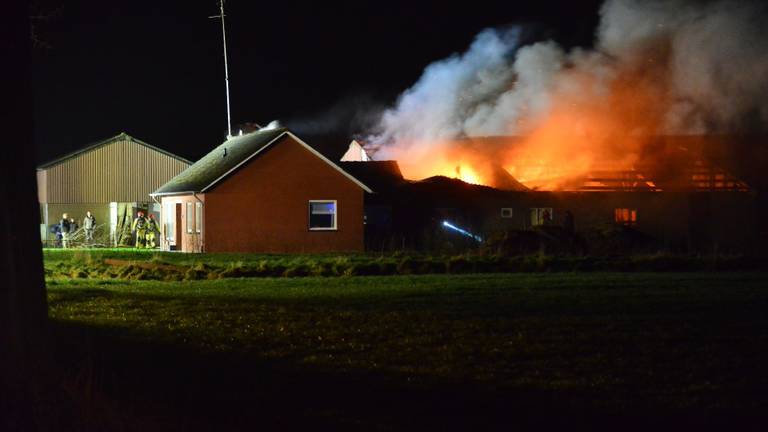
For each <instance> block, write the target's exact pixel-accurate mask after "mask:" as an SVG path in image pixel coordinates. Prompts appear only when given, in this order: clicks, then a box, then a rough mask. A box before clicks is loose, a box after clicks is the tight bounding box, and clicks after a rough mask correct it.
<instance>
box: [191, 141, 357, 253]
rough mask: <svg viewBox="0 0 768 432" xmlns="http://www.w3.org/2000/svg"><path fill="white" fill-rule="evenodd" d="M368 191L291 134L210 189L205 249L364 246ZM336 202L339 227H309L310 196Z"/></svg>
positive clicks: (302, 249)
mask: <svg viewBox="0 0 768 432" xmlns="http://www.w3.org/2000/svg"><path fill="white" fill-rule="evenodd" d="M363 194H364V191H363V190H362V189H361V188H360V186H358V185H357V184H355V183H354V182H352V181H351V180H350V179H348V178H347V177H345V176H344V175H343V174H341V173H340V172H338V171H337V170H335V169H334V168H333V167H331V166H329V165H328V164H327V163H326V162H324V161H323V160H321V159H320V158H318V157H317V156H316V155H314V154H312V153H311V152H309V151H308V150H307V149H306V148H305V147H303V146H302V145H301V144H299V143H298V142H296V141H294V140H293V139H292V138H290V137H285V138H283V140H281V141H280V142H278V143H275V144H273V145H272V146H271V147H270V148H269V149H268V150H266V151H265V152H264V153H263V154H261V155H259V157H257V158H255V159H254V160H253V161H251V162H249V163H248V164H246V165H245V166H244V167H242V168H241V169H240V170H238V171H237V172H236V173H234V174H232V175H231V176H230V177H229V178H227V179H225V180H224V181H223V182H222V183H220V184H219V185H217V186H216V187H215V188H214V189H213V190H211V191H208V192H207V193H206V197H205V200H206V205H205V221H206V222H205V231H206V244H205V248H206V249H205V250H206V252H276V253H288V252H336V251H362V250H363ZM326 199H327V200H336V201H337V226H338V229H337V230H335V231H310V230H309V220H308V219H309V210H308V205H309V200H326Z"/></svg>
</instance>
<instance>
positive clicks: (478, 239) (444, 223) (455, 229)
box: [443, 221, 483, 242]
mask: <svg viewBox="0 0 768 432" xmlns="http://www.w3.org/2000/svg"><path fill="white" fill-rule="evenodd" d="M443 226H444V227H446V228H450V229H452V230H454V231H456V232H457V233H460V234H463V235H465V236H467V237H470V238H472V239H474V240H476V241H478V242H481V241H483V239H482V238H481V237H480V236H479V235H474V234H472V233H471V232H469V231H467V230H464V229H461V228H459V227H457V226H455V225H453V224H451V223H450V222H448V221H443Z"/></svg>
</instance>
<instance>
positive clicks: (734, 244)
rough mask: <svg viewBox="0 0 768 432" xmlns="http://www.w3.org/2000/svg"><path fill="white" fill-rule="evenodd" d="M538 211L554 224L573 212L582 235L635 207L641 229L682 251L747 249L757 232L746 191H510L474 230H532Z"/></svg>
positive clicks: (490, 205)
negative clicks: (505, 213)
mask: <svg viewBox="0 0 768 432" xmlns="http://www.w3.org/2000/svg"><path fill="white" fill-rule="evenodd" d="M501 207H511V208H513V209H514V216H513V218H501V215H500V213H501ZM535 207H549V208H552V209H553V221H552V223H553V224H554V225H561V224H562V223H563V217H564V214H565V212H566V211H570V212H571V213H573V215H574V217H575V228H576V231H577V232H580V233H585V232H589V231H590V230H599V229H601V228H604V227H606V226H608V225H610V224H613V223H614V209H616V208H629V209H635V210H637V223H636V225H635V228H636V229H637V230H638V231H641V232H644V233H646V234H649V235H651V236H652V237H654V238H655V239H656V240H658V241H659V243H660V244H662V245H663V246H665V247H667V248H669V249H672V250H678V251H680V250H689V251H701V252H728V251H749V250H751V248H752V247H753V246H754V245H753V243H754V239H753V238H752V237H753V234H754V233H755V232H757V207H756V201H755V197H754V195H753V194H752V193H742V192H560V193H558V192H523V193H510V194H509V195H507V196H506V197H505V198H501V199H499V200H497V201H489V202H485V203H483V204H482V205H480V206H479V207H478V209H480V210H479V211H480V212H482V213H484V214H485V217H482V218H475V220H477V219H480V220H481V221H482V222H481V223H480V224H476V225H475V226H473V228H475V229H476V230H477V232H481V233H485V234H486V235H487V234H488V233H490V232H493V231H498V230H503V229H527V228H530V226H531V219H530V209H531V208H535ZM469 219H470V220H471V218H469ZM467 224H468V225H469V224H471V222H467Z"/></svg>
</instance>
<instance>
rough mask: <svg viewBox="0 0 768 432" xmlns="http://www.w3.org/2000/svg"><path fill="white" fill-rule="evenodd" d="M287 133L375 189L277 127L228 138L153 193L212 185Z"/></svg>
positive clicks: (190, 190)
mask: <svg viewBox="0 0 768 432" xmlns="http://www.w3.org/2000/svg"><path fill="white" fill-rule="evenodd" d="M284 136H290V137H291V138H293V139H294V140H295V141H296V142H298V143H299V144H301V145H302V146H304V147H305V148H306V149H307V150H309V151H310V152H311V153H312V154H314V155H315V156H317V157H319V158H320V159H322V160H323V161H324V162H325V163H327V164H328V165H330V166H331V167H332V168H334V169H335V170H337V171H339V172H340V173H341V174H343V175H344V176H345V177H347V178H349V179H350V180H352V181H353V182H354V183H356V184H357V185H358V186H360V187H361V188H362V189H363V190H365V191H366V192H372V190H371V189H370V188H369V187H368V186H366V185H365V184H364V183H363V182H361V181H360V180H358V179H357V178H356V177H354V176H352V175H351V174H349V173H348V172H346V171H345V170H343V169H341V168H340V167H339V166H338V165H336V164H335V163H333V162H331V161H330V160H329V159H328V158H326V157H325V156H323V155H322V154H321V153H320V152H318V151H317V150H315V149H314V148H312V147H311V146H310V145H309V144H307V143H305V142H304V141H302V140H301V139H300V138H299V137H297V136H296V135H294V134H293V133H291V132H290V131H289V130H288V129H285V128H277V129H261V130H258V131H255V132H251V133H248V134H245V135H241V136H236V137H232V138H230V139H228V140H227V141H225V142H224V143H222V144H221V145H219V146H218V147H216V148H215V149H213V150H212V151H211V152H210V153H208V154H207V155H205V156H203V157H202V158H201V159H200V160H198V161H197V162H195V163H194V164H192V166H190V167H189V168H187V169H186V170H184V171H182V172H181V173H179V174H178V175H177V176H176V177H174V178H172V179H171V180H170V181H168V183H166V184H164V185H163V186H161V187H160V188H159V189H157V190H156V191H155V192H153V193H151V194H150V195H151V196H159V195H177V194H186V193H197V192H206V191H208V190H210V189H212V188H213V187H214V186H215V185H216V184H218V183H219V182H220V181H221V180H223V179H224V178H226V177H227V176H228V175H229V174H231V173H232V172H234V171H235V170H237V169H238V168H239V167H241V166H242V165H244V164H245V163H247V162H248V161H250V160H251V159H253V158H254V157H256V156H257V155H258V154H259V153H261V152H262V151H263V150H265V149H266V148H268V147H269V146H270V145H272V144H273V143H275V142H278V141H279V140H280V139H281V138H283V137H284Z"/></svg>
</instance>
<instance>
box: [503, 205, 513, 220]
mask: <svg viewBox="0 0 768 432" xmlns="http://www.w3.org/2000/svg"><path fill="white" fill-rule="evenodd" d="M501 217H503V218H511V217H512V209H511V208H509V207H503V208H502V209H501Z"/></svg>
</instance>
